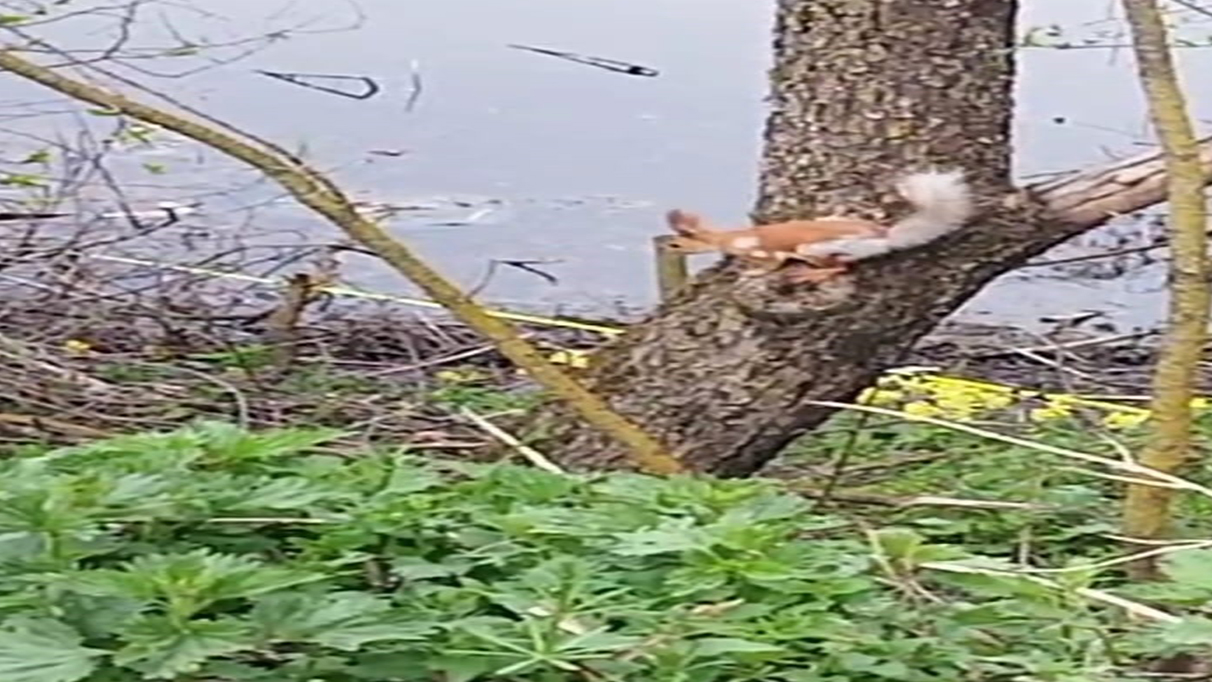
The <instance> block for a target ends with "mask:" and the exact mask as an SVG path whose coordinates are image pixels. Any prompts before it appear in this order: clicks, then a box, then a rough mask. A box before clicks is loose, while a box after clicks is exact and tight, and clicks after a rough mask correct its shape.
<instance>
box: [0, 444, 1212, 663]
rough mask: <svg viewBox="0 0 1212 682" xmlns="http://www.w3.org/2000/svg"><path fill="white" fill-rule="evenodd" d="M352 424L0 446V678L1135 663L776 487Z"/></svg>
mask: <svg viewBox="0 0 1212 682" xmlns="http://www.w3.org/2000/svg"><path fill="white" fill-rule="evenodd" d="M339 435H341V434H340V433H338V432H335V431H331V430H322V429H283V430H275V431H264V432H256V433H253V432H247V431H243V430H241V429H238V428H236V427H234V426H231V425H227V424H219V423H200V424H195V425H192V426H190V427H188V428H183V429H180V430H177V431H173V432H167V433H148V434H137V435H131V436H124V437H120V438H115V439H111V440H106V441H99V442H96V443H92V444H88V445H84V446H79V447H69V448H61V449H53V450H35V449H33V448H26V449H25V450H23V451H22V452H21V453H20V454H19V455H15V456H13V457H11V458H9V459H7V460H4V461H2V462H0V577H2V580H0V630H2V633H0V680H4V681H5V682H10V681H15V682H133V681H135V680H144V679H163V680H176V681H179V682H199V681H202V680H205V681H206V682H243V681H263V682H361V681H373V682H394V681H400V682H413V681H416V682H421V681H425V682H431V681H434V680H447V681H451V682H460V681H461V682H472V681H476V680H514V681H522V680H526V681H530V680H533V681H539V682H549V681H550V682H565V681H567V682H580V681H583V680H586V679H591V680H614V681H617V682H624V681H626V682H631V681H636V682H639V681H641V680H643V681H648V680H662V681H665V680H668V681H671V682H672V681H683V682H724V681H729V682H734V681H737V682H743V681H753V682H757V681H758V680H762V681H766V680H773V681H782V682H841V681H842V680H846V681H858V682H867V681H876V680H897V681H898V682H915V681H918V680H921V681H923V682H924V681H926V680H931V681H933V680H939V679H965V680H991V681H992V680H997V681H1001V680H1006V681H1007V682H1008V681H1010V680H1018V679H1031V680H1055V681H1058V682H1059V681H1061V680H1065V681H1066V682H1068V681H1071V680H1078V679H1082V680H1102V679H1106V680H1111V679H1117V680H1118V679H1127V678H1126V677H1125V675H1124V674H1122V662H1123V659H1121V658H1117V656H1118V655H1119V652H1118V651H1116V650H1115V647H1113V646H1112V645H1111V644H1110V643H1109V642H1110V641H1111V639H1112V636H1111V635H1112V633H1117V632H1120V631H1121V630H1123V631H1129V630H1132V628H1130V627H1129V626H1128V624H1127V623H1125V622H1121V619H1119V618H1118V617H1117V616H1116V614H1115V613H1114V612H1109V611H1108V610H1106V609H1104V608H1100V607H1096V606H1093V605H1091V604H1089V603H1088V602H1087V601H1085V600H1083V599H1082V598H1080V597H1078V596H1075V595H1074V594H1072V593H1069V592H1066V591H1064V590H1062V591H1056V590H1048V589H1044V588H1040V587H1038V586H1032V585H1031V584H1029V583H1023V582H1022V581H1017V580H1015V579H1013V578H1005V577H1003V578H993V577H987V576H955V575H949V574H944V573H936V572H932V571H930V570H928V568H926V566H927V565H928V564H929V562H931V561H940V560H952V559H955V558H964V557H967V556H968V555H967V554H966V553H965V552H963V551H961V550H960V549H958V548H957V547H954V546H949V545H939V544H935V543H932V542H931V540H930V538H929V536H926V535H922V534H920V533H917V532H915V531H913V530H911V529H908V528H902V529H890V530H886V531H878V532H876V533H874V534H871V533H868V534H864V533H860V532H857V531H856V529H855V528H854V527H853V525H852V524H851V523H850V522H849V521H847V520H846V519H842V518H838V517H832V516H826V515H819V514H814V513H811V512H810V507H809V503H808V502H806V501H805V500H802V499H800V498H797V497H794V496H791V495H788V494H785V493H783V492H782V491H781V490H780V489H779V488H778V486H777V485H775V484H772V483H770V482H763V481H757V480H744V481H741V480H729V481H714V480H704V479H699V478H694V477H673V478H668V479H661V478H653V477H648V476H641V475H635V474H613V475H608V476H562V475H557V474H552V473H547V472H543V471H539V470H535V469H529V468H524V467H519V466H512V465H480V464H468V463H452V462H445V463H443V462H427V461H424V460H421V459H419V458H417V457H414V456H412V455H410V454H408V453H406V452H393V451H376V452H365V453H359V454H358V456H342V455H338V454H331V453H330V452H328V451H324V452H319V451H317V450H316V447H317V446H320V445H323V444H324V443H326V442H328V441H329V440H331V439H333V438H336V437H337V436H339ZM1192 627H1195V626H1192ZM1142 637H1144V635H1142ZM1132 642H1133V643H1134V644H1133V645H1134V646H1136V647H1137V649H1138V650H1137V651H1135V654H1138V655H1139V654H1142V652H1147V651H1152V650H1154V649H1156V648H1158V647H1161V646H1162V644H1157V643H1155V642H1154V643H1151V642H1152V640H1148V639H1147V638H1142V639H1139V640H1132ZM1150 647H1153V648H1152V649H1151V648H1150Z"/></svg>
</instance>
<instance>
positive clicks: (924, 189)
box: [666, 170, 973, 283]
mask: <svg viewBox="0 0 1212 682" xmlns="http://www.w3.org/2000/svg"><path fill="white" fill-rule="evenodd" d="M896 189H897V192H898V193H899V194H900V195H901V196H902V197H904V198H905V199H906V200H907V201H908V202H909V203H910V204H911V205H912V206H913V208H914V211H913V213H910V214H909V215H907V216H905V217H904V218H901V219H900V220H897V221H896V222H894V223H892V224H891V225H883V224H880V223H876V222H873V221H870V220H862V219H858V218H845V217H839V216H828V217H823V218H814V219H810V220H789V221H786V222H781V223H771V224H768V225H756V226H754V227H751V228H747V229H742V230H716V229H713V228H711V227H709V226H708V224H707V222H706V221H705V220H704V219H703V218H702V217H700V216H699V215H697V214H694V213H688V212H686V211H682V210H679V209H674V210H672V211H669V213H668V214H666V220H667V221H668V223H669V227H670V229H672V230H673V232H674V233H675V235H676V236H675V237H674V238H673V239H671V240H669V241H668V242H667V246H668V248H670V249H672V250H674V251H679V252H682V253H707V252H711V251H719V252H721V253H724V254H726V255H729V256H734V257H737V258H739V259H741V260H742V261H744V262H745V263H746V264H748V265H749V266H750V267H749V269H747V270H745V272H744V273H743V274H744V275H750V276H752V275H761V274H766V273H769V272H773V271H775V270H777V269H779V268H780V267H782V266H783V265H785V264H786V263H787V262H788V261H797V262H799V263H802V264H803V265H805V266H806V267H804V268H802V269H801V270H800V272H799V273H797V274H794V275H789V279H790V280H791V281H792V282H797V283H798V282H816V283H819V282H823V281H825V280H828V279H830V278H832V277H836V276H838V275H841V274H843V273H845V272H846V271H848V270H849V269H850V267H851V265H852V264H853V263H855V262H857V261H860V260H866V259H868V258H874V257H876V256H881V255H884V254H887V253H892V252H893V251H902V250H904V249H911V248H914V247H917V246H922V245H925V244H928V243H930V242H932V241H934V240H936V239H939V238H940V237H943V236H945V235H948V234H951V233H952V232H955V231H956V230H958V229H959V228H961V227H963V225H964V224H965V223H966V222H967V221H968V219H969V218H971V217H972V213H973V204H972V196H971V190H970V188H969V186H968V183H967V181H966V180H965V179H964V174H963V171H958V170H953V171H925V172H919V173H911V174H908V175H905V176H904V177H902V178H901V179H900V181H899V182H897V184H896Z"/></svg>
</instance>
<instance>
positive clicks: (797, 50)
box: [532, 0, 1163, 476]
mask: <svg viewBox="0 0 1212 682" xmlns="http://www.w3.org/2000/svg"><path fill="white" fill-rule="evenodd" d="M1015 9H1016V3H1015V2H1014V1H1013V0H952V1H950V2H939V0H780V2H779V7H778V18H777V25H776V41H775V66H774V70H773V72H772V74H771V76H772V78H771V80H772V88H773V97H772V99H773V104H772V113H771V115H770V118H769V122H768V127H767V131H766V149H765V154H764V158H765V163H764V167H763V170H762V176H761V199H760V201H759V205H758V211H757V213H758V215H757V216H756V218H757V219H760V220H763V221H768V220H773V219H782V218H788V217H793V216H805V215H812V214H820V213H826V212H829V211H831V210H835V209H844V210H850V211H854V212H857V213H859V214H861V215H866V216H870V217H876V218H880V217H883V216H884V215H885V212H884V209H885V208H886V207H893V206H894V204H893V203H892V199H893V197H892V193H891V189H890V186H889V185H890V180H891V179H892V176H893V175H894V174H896V173H898V172H900V171H902V170H905V169H911V168H913V167H921V166H922V165H926V164H931V163H934V164H939V165H952V166H954V165H958V166H962V167H964V168H965V169H967V171H968V172H969V177H970V180H971V181H973V183H974V185H975V186H976V187H977V189H978V191H979V192H980V194H981V195H982V197H983V198H984V199H985V201H984V202H983V208H984V209H985V210H984V213H983V215H982V216H981V217H980V219H979V220H977V221H975V224H974V225H973V226H972V227H971V228H970V229H968V230H966V231H964V232H963V233H962V234H961V235H959V236H957V237H956V238H954V239H952V240H950V241H949V242H948V243H945V244H940V245H936V246H931V247H926V248H923V249H920V250H917V251H916V252H907V253H903V254H900V255H898V256H893V257H888V258H884V259H880V260H878V261H870V262H868V263H865V264H864V265H863V266H862V267H861V268H859V269H858V270H857V272H856V273H855V274H854V275H853V276H848V277H847V278H845V279H842V280H840V281H837V282H836V283H833V284H829V285H826V286H825V287H822V288H821V289H818V290H809V291H802V290H801V291H794V292H788V291H781V290H779V288H778V287H777V286H775V285H774V284H773V283H772V282H770V281H760V280H756V281H755V280H749V281H742V280H738V277H737V271H736V268H735V267H733V266H730V265H727V264H721V265H718V266H715V267H712V268H709V269H708V270H707V271H705V272H704V273H703V274H702V275H701V276H700V277H698V278H697V279H696V281H695V282H694V283H692V284H691V285H690V286H688V287H687V288H686V289H684V290H683V291H682V292H681V294H680V295H678V296H676V297H675V298H674V299H672V300H670V301H668V302H667V303H666V304H664V305H663V306H661V307H660V308H659V309H658V310H656V311H655V312H654V313H653V314H652V315H651V316H650V317H649V318H648V319H646V320H644V321H642V322H641V323H639V324H637V325H635V326H634V327H633V328H632V329H631V330H629V332H628V333H627V334H624V335H622V336H621V337H619V338H618V339H617V340H616V341H614V342H612V343H611V344H610V345H609V346H608V347H606V348H604V349H602V350H601V351H600V352H599V353H597V354H595V356H594V358H593V359H592V361H591V365H590V368H589V370H588V372H587V377H586V380H587V381H588V382H589V384H590V386H591V387H592V388H593V389H595V390H596V392H598V393H599V394H600V395H602V396H604V397H605V398H606V399H607V400H608V401H609V402H610V404H611V405H612V406H613V407H614V408H615V409H616V410H618V411H619V412H620V413H622V414H625V415H628V416H629V417H631V418H633V419H634V420H636V421H637V422H638V423H640V424H642V425H643V426H644V427H645V429H646V430H647V431H648V432H649V433H651V434H653V435H654V436H656V437H657V438H659V439H662V440H663V441H664V442H665V443H666V444H667V445H668V446H669V447H670V448H671V449H673V450H674V451H675V452H677V453H679V454H680V456H681V457H682V458H683V459H684V462H685V463H686V464H688V465H689V466H690V468H692V469H696V470H700V471H706V472H711V473H714V474H717V475H725V476H742V475H748V474H751V473H753V472H754V471H756V470H757V469H758V468H759V467H761V466H762V465H763V464H764V463H766V462H767V461H768V460H770V459H771V458H772V457H774V456H775V455H776V454H777V453H778V452H779V451H780V450H781V449H782V448H783V446H785V445H786V444H787V443H788V442H789V441H791V440H792V439H794V438H796V437H798V436H799V435H801V434H803V433H804V432H805V431H807V430H809V429H810V428H812V427H813V426H815V425H817V424H819V423H821V422H822V421H824V420H825V419H826V418H827V417H828V416H829V414H830V413H831V410H830V409H828V408H823V407H820V406H816V405H813V404H811V403H810V402H809V401H811V400H834V401H838V400H842V401H844V400H850V399H852V398H853V397H854V396H855V395H856V394H857V393H858V392H859V391H860V390H861V389H862V388H863V387H865V386H867V385H869V384H870V383H871V382H872V381H873V380H874V378H875V377H876V376H877V375H878V373H879V372H881V371H882V370H884V369H886V368H888V367H889V366H890V365H893V364H895V362H897V360H898V359H899V358H900V357H901V356H902V355H903V353H904V352H905V351H906V350H907V349H908V348H909V347H910V346H911V345H912V344H913V343H914V342H915V341H917V340H918V339H919V338H921V337H922V336H923V335H924V334H926V333H927V332H929V331H930V330H931V329H932V328H933V327H934V326H935V325H936V324H937V323H938V322H940V321H941V320H942V319H943V318H944V317H945V316H946V315H947V314H949V313H950V312H952V311H953V310H955V309H956V308H957V307H959V306H960V305H961V304H962V303H964V302H965V301H966V300H967V299H969V298H970V297H971V296H972V295H973V294H975V293H976V292H978V291H979V290H980V289H981V287H983V286H984V285H985V284H987V283H988V282H989V281H990V280H992V279H994V278H995V277H997V276H998V275H1001V274H1003V273H1004V272H1006V271H1008V270H1010V269H1012V268H1014V267H1015V266H1017V265H1020V264H1022V263H1023V262H1025V261H1026V260H1027V259H1028V258H1030V257H1032V256H1034V255H1036V254H1039V253H1042V252H1043V251H1045V250H1047V249H1048V248H1050V247H1052V246H1054V245H1056V244H1057V243H1059V242H1062V241H1064V240H1066V239H1068V238H1069V237H1072V236H1073V235H1075V234H1078V233H1080V232H1082V231H1084V230H1086V229H1089V228H1091V227H1094V226H1096V225H1098V224H1100V223H1101V222H1103V221H1105V220H1106V219H1107V218H1109V217H1110V216H1111V215H1113V214H1114V213H1113V212H1114V211H1116V210H1134V209H1136V208H1141V207H1143V206H1147V205H1148V204H1150V203H1153V202H1156V201H1158V200H1160V199H1161V196H1162V193H1163V190H1162V189H1161V186H1160V185H1159V184H1158V177H1157V175H1158V173H1157V166H1156V163H1155V160H1154V161H1151V162H1150V163H1147V164H1135V165H1132V164H1129V165H1126V166H1123V167H1122V168H1120V169H1119V170H1116V169H1111V170H1109V171H1105V172H1103V173H1099V174H1093V175H1091V176H1090V177H1085V178H1076V179H1071V180H1069V181H1066V182H1065V183H1062V184H1060V185H1055V186H1048V187H1041V188H1040V190H1041V194H1042V196H1039V195H1036V194H1034V193H1032V194H1031V195H1026V194H1023V193H1017V192H1015V191H1013V190H1012V188H1011V186H1010V178H1009V167H1010V154H1011V147H1010V125H1011V115H1012V104H1013V102H1012V97H1011V88H1012V85H1013V76H1014V62H1013V54H1014V53H1013V49H1012V46H1013V33H1014V18H1015ZM1049 192H1053V193H1055V194H1056V195H1055V196H1049V195H1048V193H1049ZM1031 197H1034V198H1031ZM1037 199H1038V201H1037ZM536 419H537V421H536V422H534V423H533V424H532V426H534V427H535V432H536V433H537V434H541V435H542V437H543V440H544V441H545V442H546V443H547V445H546V447H547V448H548V450H549V452H551V453H552V455H553V456H556V457H558V458H559V459H560V460H561V463H562V464H564V465H565V466H568V467H572V468H578V469H580V468H585V469H588V468H626V467H628V463H627V461H626V460H625V457H624V453H623V452H622V451H621V450H620V449H619V448H618V447H616V446H614V445H612V444H611V443H608V442H606V441H605V440H604V439H602V438H601V437H600V436H598V435H597V434H596V433H593V432H592V431H590V430H588V429H585V428H583V427H582V426H581V425H579V424H578V423H576V422H575V421H573V420H569V419H567V418H566V414H565V412H564V408H562V407H561V406H559V405H550V406H548V407H546V408H545V409H544V410H542V411H541V412H540V413H539V414H538V415H537V418H536Z"/></svg>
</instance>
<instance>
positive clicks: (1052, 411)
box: [1027, 398, 1073, 422]
mask: <svg viewBox="0 0 1212 682" xmlns="http://www.w3.org/2000/svg"><path fill="white" fill-rule="evenodd" d="M1068 403H1069V401H1067V400H1064V399H1063V398H1048V401H1047V403H1046V404H1045V405H1044V406H1043V407H1037V408H1035V409H1033V410H1031V411H1030V412H1028V413H1027V415H1028V417H1030V419H1031V420H1032V421H1037V422H1043V421H1049V420H1052V419H1064V418H1065V417H1069V416H1072V414H1073V408H1072V407H1071V406H1070V405H1069V404H1068Z"/></svg>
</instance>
